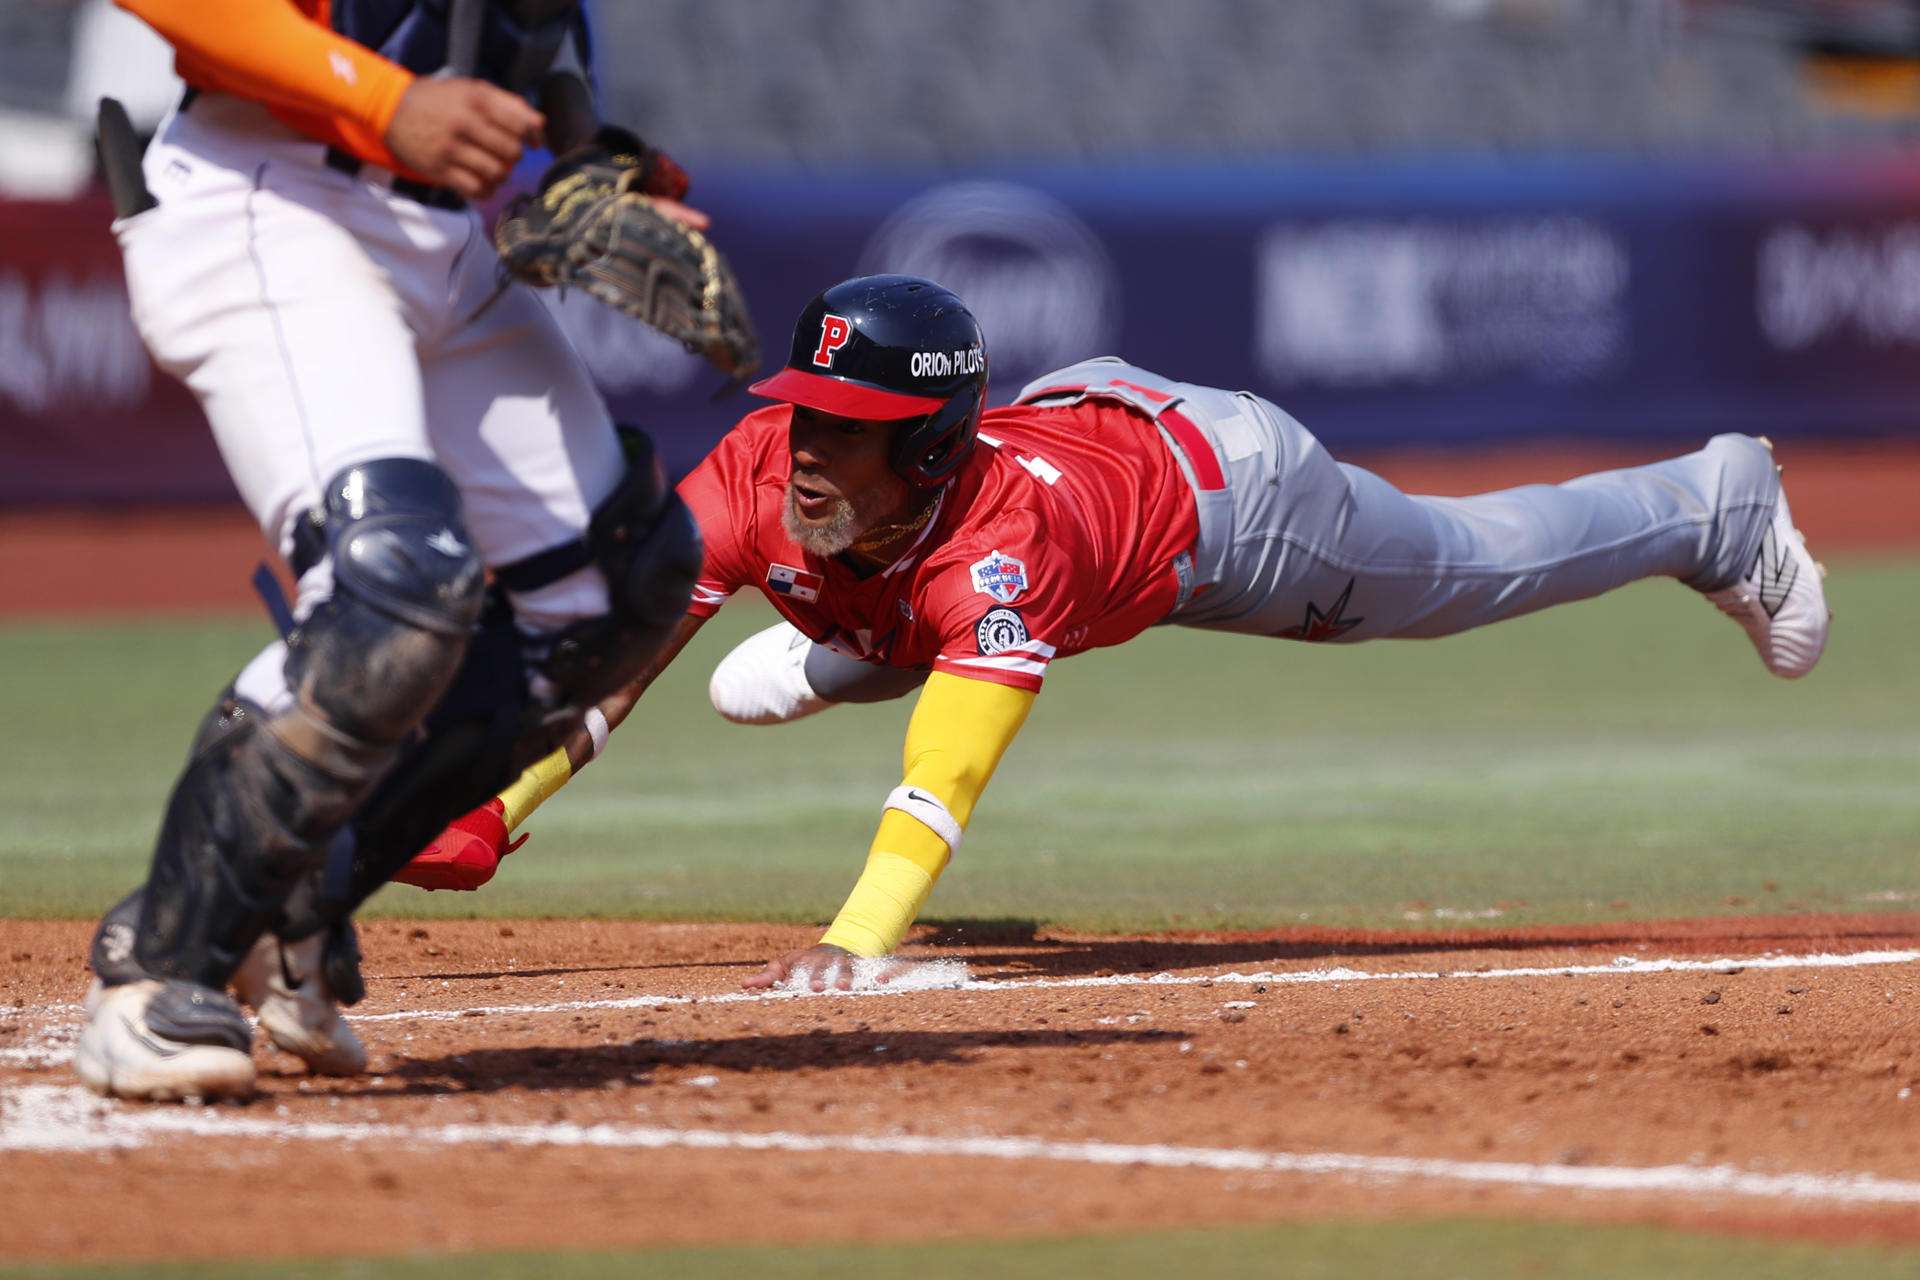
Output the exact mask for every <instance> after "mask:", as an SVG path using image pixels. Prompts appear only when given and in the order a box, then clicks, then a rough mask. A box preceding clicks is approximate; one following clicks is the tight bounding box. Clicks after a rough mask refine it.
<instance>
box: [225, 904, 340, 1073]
mask: <svg viewBox="0 0 1920 1280" xmlns="http://www.w3.org/2000/svg"><path fill="white" fill-rule="evenodd" d="M326 941H327V935H326V934H325V933H316V934H314V935H312V936H311V937H307V938H302V939H301V940H300V941H298V942H282V941H281V940H280V939H279V938H276V937H274V936H273V935H272V934H270V933H269V934H263V935H262V936H261V938H260V940H259V941H258V942H256V943H254V944H253V950H251V951H249V952H248V953H247V958H246V959H245V960H242V961H241V962H240V968H239V969H238V970H236V971H235V973H234V975H233V989H234V991H235V992H236V993H238V995H239V996H240V998H241V999H242V1000H243V1001H245V1002H246V1003H247V1004H248V1005H249V1006H251V1007H252V1009H253V1011H254V1014H255V1015H256V1016H257V1017H258V1018H259V1019H260V1029H261V1030H263V1031H265V1032H266V1033H267V1039H269V1040H271V1041H272V1042H273V1044H274V1046H275V1047H276V1048H279V1049H283V1050H285V1051H286V1052H288V1053H290V1054H292V1055H293V1056H294V1057H296V1058H298V1059H300V1060H301V1061H302V1062H304V1063H306V1064H307V1069H308V1070H309V1071H312V1072H313V1073H314V1074H315V1075H322V1076H354V1075H359V1074H360V1073H361V1072H362V1071H365V1070H366V1069H367V1050H366V1047H365V1046H364V1045H362V1044H361V1043H360V1037H358V1036H356V1035H354V1034H353V1028H352V1027H350V1026H348V1025H347V1021H346V1019H345V1018H342V1017H341V1016H340V1010H339V1008H338V1007H336V1005H335V1004H334V997H333V991H332V990H331V989H330V988H329V987H328V986H327V980H326V977H325V975H324V973H323V972H322V968H321V965H322V959H323V954H324V951H325V948H326Z"/></svg>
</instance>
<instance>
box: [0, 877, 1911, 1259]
mask: <svg viewBox="0 0 1920 1280" xmlns="http://www.w3.org/2000/svg"><path fill="white" fill-rule="evenodd" d="M88 931H89V926H87V925H85V924H81V923H74V922H56V923H45V922H40V923H36V922H21V921H7V922H0V949H3V950H4V953H5V954H7V955H9V956H10V957H11V958H12V963H11V964H10V966H9V967H8V969H7V970H6V972H5V977H4V981H5V983H6V984H7V985H6V986H5V987H4V988H0V1196H4V1199H5V1201H6V1203H7V1204H8V1205H9V1207H10V1209H11V1210H12V1211H11V1212H9V1213H8V1214H6V1215H0V1256H6V1257H15V1258H29V1259H30V1258H61V1259H68V1260H71V1259H74V1258H86V1257H96V1258H134V1257H155V1258H158V1257H183V1256H236V1257H260V1256H274V1255H279V1256H317V1255H327V1254H335V1253H343V1252H352V1253H368V1252H390V1251H405V1250H409V1249H445V1248H523V1249H547V1248H592V1247H614V1246H624V1245H644V1244H658V1243H696V1242H718V1241H727V1242H752V1241H765V1242H776V1241H794V1242H797V1241H812V1240H844V1239H853V1238H860V1239H895V1240H899V1239H922V1238H927V1237H930V1236H936V1235H938V1236H943V1237H956V1236H965V1237H972V1238H980V1237H996V1236H1014V1235H1033V1234H1043V1233H1044V1234H1057V1233H1067V1232H1076V1231H1089V1230H1100V1229H1114V1228H1120V1227H1126V1228H1147V1227H1158V1226H1193V1225H1205V1224H1213V1223H1230V1222H1252V1221H1260V1220H1274V1219H1291V1218H1307V1217H1326V1216H1333V1215H1344V1216H1349V1217H1352V1216H1362V1217H1367V1216H1374V1217H1387V1216H1403V1215H1405V1216H1411V1215H1432V1214H1445V1215H1459V1214H1479V1213H1484V1214H1496V1215H1501V1216H1516V1215H1518V1216H1537V1217H1548V1218H1555V1219H1584V1220H1615V1221H1621V1220H1625V1221H1644V1222H1661V1223H1668V1224H1674V1225H1685V1226H1712V1227H1715V1228H1718V1229H1723V1230H1724V1229H1732V1230H1748V1229H1752V1230H1764V1231H1767V1232H1769V1233H1772V1234H1789V1235H1805V1236H1810V1237H1818V1238H1837V1237H1841V1236H1845V1237H1847V1238H1858V1237H1860V1236H1862V1235H1865V1236H1870V1237H1875V1238H1882V1239H1895V1240H1908V1241H1911V1240H1920V1147H1916V1144H1914V1143H1912V1142H1911V1141H1909V1140H1906V1139H1905V1138H1904V1137H1903V1135H1906V1134H1910V1133H1911V1132H1912V1131H1913V1126H1914V1123H1915V1120H1914V1117H1915V1115H1916V1112H1915V1110H1914V1108H1916V1107H1920V1098H1916V1097H1915V1096H1914V1090H1915V1088H1916V1086H1917V1085H1920V1081H1917V1080H1916V1077H1920V1056H1916V1052H1915V1048H1914V1046H1915V1045H1916V1043H1920V1036H1917V1035H1916V1032H1917V1031H1920V1025H1916V1024H1917V1023H1920V1019H1917V1018H1916V1014H1915V1009H1916V1007H1917V1006H1916V996H1917V995H1920V981H1917V979H1920V917H1914V916H1909V915H1880V916H1851V917H1807V916H1799V917H1790V918H1778V919H1754V918H1743V919H1722V920H1698V921H1677V922H1676V921H1665V922H1654V923H1640V924H1618V925H1605V926H1583V927H1566V928H1545V929H1532V930H1525V931H1508V932H1504V933H1496V932H1487V931H1476V932H1465V931H1463V932H1457V933H1441V932H1408V933H1359V932H1340V931H1334V930H1326V929H1318V930H1304V929H1303V930H1286V931H1281V932H1275V933H1264V934H1209V935H1194V936H1155V937H1133V938H1109V937H1091V936H1085V935H1073V934H1057V935H1055V934H1035V933H1034V932H1032V931H1030V930H1026V931H1023V930H1020V929H1017V928H1004V929H1002V928H986V929H981V928H977V927H973V926H967V927H964V928H962V927H954V928H951V929H946V930H942V929H939V928H935V929H931V930H925V931H923V932H922V933H921V934H920V935H919V936H918V939H917V941H916V942H915V943H914V944H913V945H912V946H910V947H909V948H908V952H909V954H911V955H912V957H913V958H914V959H915V960H916V961H918V962H920V963H918V964H916V966H915V967H913V968H912V969H910V970H908V971H907V972H905V973H902V974H897V975H893V980H892V981H890V982H887V983H885V984H879V983H876V982H874V981H872V975H870V974H869V975H867V977H866V980H864V981H863V982H862V983H861V984H860V987H859V989H858V990H856V991H854V992H852V993H848V994H829V995H814V994H812V993H807V992H793V991H776V992H766V993H761V992H744V991H742V990H741V989H740V987H739V982H740V980H741V979H742V978H743V977H745V976H747V975H748V974H749V973H751V972H753V971H754V970H755V969H756V968H757V967H758V966H759V964H760V963H762V962H763V961H764V960H765V959H766V957H768V956H770V955H775V954H779V953H781V952H784V951H786V950H789V949H792V948H793V947H796V946H800V945H805V943H807V942H808V941H810V940H811V937H812V933H811V932H810V931H807V930H800V929H787V928H772V927H765V926H742V925H660V924H637V923H624V922H606V921H514V922H510V923H503V922H499V921H461V922H447V921H433V922H430V923H411V922H406V921H393V920H377V921H373V922H370V923H369V924H367V925H366V926H364V928H363V930H362V938H363V944H364V945H365V948H366V951H367V972H368V978H369V982H368V988H369V996H368V999H367V1000H366V1002H365V1003H363V1004H362V1005H361V1006H359V1007H358V1008H357V1009H355V1010H354V1011H353V1012H354V1020H355V1025H356V1026H357V1027H358V1028H359V1030H360V1033H361V1035H362V1037H363V1038H364V1039H365V1040H366V1042H367V1044H368V1047H369V1048H370V1049H371V1051H372V1054H373V1063H372V1071H371V1072H370V1074H369V1075H367V1076H365V1077H363V1078H359V1079H349V1080H328V1079H321V1078H316V1077H308V1076H305V1075H302V1074H299V1073H298V1070H297V1067H298V1064H297V1063H295V1062H293V1061H292V1060H291V1059H286V1058H282V1057H279V1056H277V1055H273V1054H272V1053H271V1051H269V1050H267V1049H266V1048H264V1047H262V1048H261V1049H259V1051H258V1052H259V1053H260V1055H261V1062H262V1064H263V1074H262V1088H261V1093H260V1095H259V1097H257V1098H256V1099H255V1100H254V1101H253V1102H252V1103H250V1104H247V1105H239V1106H233V1105H226V1106H209V1107H180V1106H139V1105H131V1104H126V1103H117V1102H104V1101H102V1100H100V1099H98V1098H95V1097H94V1096H93V1095H91V1094H89V1093H87V1092H85V1091H84V1090H83V1089H81V1088H80V1087H79V1086H78V1085H77V1084H76V1083H75V1081H74V1078H73V1076H72V1069H71V1066H70V1059H71V1054H72V1044H73V1040H74V1038H75V1036H76V1035H77V1032H78V1025H79V1018H80V1010H79V1006H78V1001H79V997H80V994H81V991H82V989H83V987H84V983H85V975H84V972H83V967H82V959H81V957H82V955H83V953H84V950H85V946H86V942H87V937H88ZM262 1186H272V1187H275V1188H279V1189H281V1194H280V1198H279V1200H278V1203H279V1204H281V1205H283V1206H284V1207H285V1209H286V1211H285V1212H273V1213H268V1212H251V1213H249V1214H247V1215H244V1216H241V1215H225V1214H215V1215H213V1216H212V1217H210V1216H209V1214H208V1212H207V1210H208V1207H209V1206H218V1205H222V1204H232V1203H243V1202H245V1203H256V1204H257V1203H260V1200H259V1199H258V1197H257V1196H253V1195H252V1193H255V1192H257V1190H258V1188H260V1187H262ZM250 1197H251V1198H250ZM108 1205H111V1206H112V1212H111V1213H106V1212H102V1206H108ZM343 1224H346V1225H345V1226H343Z"/></svg>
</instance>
